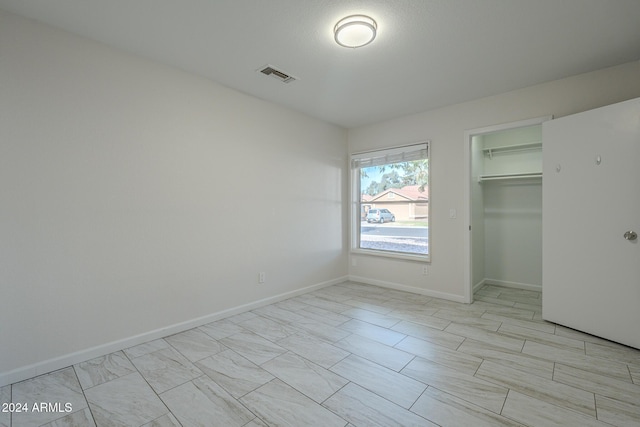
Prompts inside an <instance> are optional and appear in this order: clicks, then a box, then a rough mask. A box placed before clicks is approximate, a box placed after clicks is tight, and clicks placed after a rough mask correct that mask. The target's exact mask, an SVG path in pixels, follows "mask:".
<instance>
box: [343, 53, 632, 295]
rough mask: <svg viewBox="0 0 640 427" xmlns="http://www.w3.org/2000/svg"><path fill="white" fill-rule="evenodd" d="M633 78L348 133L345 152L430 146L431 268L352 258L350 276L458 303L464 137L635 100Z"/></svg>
mask: <svg viewBox="0 0 640 427" xmlns="http://www.w3.org/2000/svg"><path fill="white" fill-rule="evenodd" d="M638 76H640V62H632V63H628V64H624V65H621V66H618V67H613V68H608V69H604V70H600V71H596V72H592V73H587V74H582V75H578V76H574V77H569V78H566V79H562V80H557V81H553V82H549V83H545V84H540V85H536V86H532V87H528V88H524V89H520V90H516V91H512V92H508V93H504V94H501V95H497V96H492V97H487V98H482V99H478V100H476V101H472V102H466V103H462V104H457V105H453V106H449V107H444V108H439V109H435V110H430V111H426V112H423V113H420V114H415V115H411V116H405V117H400V118H397V119H394V120H389V121H385V122H381V123H377V124H373V125H369V126H364V127H361V128H357V129H352V130H350V131H349V151H350V152H358V151H365V150H367V149H378V148H384V147H387V146H394V145H399V144H404V143H409V142H414V141H423V140H425V139H429V140H431V145H430V152H431V160H430V161H431V163H430V172H431V188H430V190H431V193H430V203H431V217H430V219H429V225H430V227H431V244H430V252H431V260H432V261H431V266H430V270H429V275H428V276H423V275H422V271H421V270H422V268H421V265H420V264H419V263H417V262H414V263H412V262H409V261H400V260H395V259H390V258H381V257H373V256H368V257H367V256H366V255H360V254H358V255H351V256H352V257H354V258H356V260H357V265H356V266H353V265H352V264H351V263H350V266H349V272H350V274H351V275H352V276H354V277H358V278H360V279H361V280H366V281H369V282H372V283H385V284H387V285H390V286H393V285H395V286H401V287H404V288H410V289H413V290H415V291H417V292H422V293H426V294H431V295H437V296H448V297H450V298H451V299H455V300H460V301H462V300H464V295H465V289H468V288H469V286H470V284H469V283H466V280H465V274H466V273H468V265H467V262H468V259H469V257H468V254H467V253H466V252H467V251H468V248H467V247H466V244H465V242H466V238H467V233H468V226H469V224H468V220H469V219H468V217H469V195H468V194H466V190H465V182H464V180H465V177H466V176H467V170H468V168H469V165H468V163H467V162H466V161H465V151H464V150H465V146H466V145H467V144H468V141H465V138H464V133H465V131H466V130H471V129H477V128H482V127H486V126H491V125H497V124H502V123H509V122H516V121H519V120H525V119H530V118H534V117H541V116H546V115H554V116H555V117H561V116H565V115H568V114H572V113H576V112H579V111H585V110H589V109H592V108H596V107H599V106H603V105H607V104H612V103H615V102H619V101H622V100H626V99H631V98H634V97H638V96H640V78H638ZM381 102H383V101H382V100H381ZM450 208H454V209H457V212H458V216H457V218H456V219H450V218H449V209H450ZM468 280H469V282H470V281H471V277H470V276H469V279H468Z"/></svg>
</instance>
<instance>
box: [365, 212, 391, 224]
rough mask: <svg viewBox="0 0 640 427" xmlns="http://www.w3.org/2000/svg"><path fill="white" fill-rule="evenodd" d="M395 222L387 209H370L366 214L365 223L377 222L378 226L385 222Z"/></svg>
mask: <svg viewBox="0 0 640 427" xmlns="http://www.w3.org/2000/svg"><path fill="white" fill-rule="evenodd" d="M395 220H396V217H395V215H394V214H392V213H391V212H389V210H388V209H370V210H369V212H368V213H367V222H379V223H380V224H384V222H385V221H391V222H393V221H395Z"/></svg>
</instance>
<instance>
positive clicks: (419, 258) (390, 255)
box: [351, 248, 431, 263]
mask: <svg viewBox="0 0 640 427" xmlns="http://www.w3.org/2000/svg"><path fill="white" fill-rule="evenodd" d="M351 254H353V255H367V256H377V257H383V258H392V259H400V260H404V261H417V262H426V263H431V256H430V255H417V254H416V255H414V254H408V253H399V252H385V251H379V250H370V249H360V248H352V249H351Z"/></svg>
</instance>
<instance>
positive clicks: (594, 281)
mask: <svg viewBox="0 0 640 427" xmlns="http://www.w3.org/2000/svg"><path fill="white" fill-rule="evenodd" d="M542 138H543V147H544V149H543V176H544V178H543V191H542V193H543V195H542V204H543V226H542V229H543V232H542V241H543V243H542V249H543V256H542V265H543V275H542V283H543V284H542V316H543V318H544V319H545V320H549V321H551V322H555V323H559V324H561V325H565V326H568V327H570V328H574V329H578V330H581V331H584V332H587V333H590V334H593V335H597V336H600V337H603V338H606V339H609V340H612V341H617V342H619V343H622V344H626V345H629V346H632V347H636V348H640V243H639V242H640V240H639V239H638V238H634V232H635V233H638V234H640V98H638V99H633V100H630V101H626V102H622V103H619V104H614V105H610V106H607V107H603V108H598V109H595V110H591V111H586V112H584V113H579V114H575V115H572V116H567V117H563V118H560V119H557V120H551V121H548V122H545V123H544V124H543V132H542Z"/></svg>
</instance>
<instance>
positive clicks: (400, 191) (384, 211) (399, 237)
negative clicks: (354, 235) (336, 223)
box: [352, 149, 429, 256]
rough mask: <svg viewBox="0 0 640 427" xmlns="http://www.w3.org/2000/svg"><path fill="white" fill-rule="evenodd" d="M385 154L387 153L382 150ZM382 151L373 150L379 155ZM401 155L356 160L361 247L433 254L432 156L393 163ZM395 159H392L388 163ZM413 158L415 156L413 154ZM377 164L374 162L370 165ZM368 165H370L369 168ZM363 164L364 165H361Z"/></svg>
mask: <svg viewBox="0 0 640 427" xmlns="http://www.w3.org/2000/svg"><path fill="white" fill-rule="evenodd" d="M381 153H382V154H384V152H381ZM378 154H380V153H373V155H378ZM396 157H397V156H385V157H384V158H383V160H381V158H380V157H378V158H377V159H375V160H373V161H372V162H371V161H368V159H367V160H364V161H361V162H358V161H356V162H353V163H352V164H355V165H356V167H354V172H355V174H354V177H356V176H357V177H359V182H357V183H354V184H357V185H358V187H359V188H358V193H359V198H360V200H359V201H358V202H357V205H359V209H358V211H359V221H358V220H356V221H358V222H359V224H358V242H357V247H358V248H359V249H365V250H374V251H381V252H385V253H396V254H410V255H420V256H428V255H429V159H428V158H427V150H426V149H424V150H423V151H422V154H421V155H420V156H419V157H422V158H419V159H418V160H410V161H400V162H397V161H396V162H393V160H394V159H395V158H396ZM388 158H391V159H392V161H390V162H388V163H387V162H386V159H388ZM412 158H415V154H414V156H412ZM370 163H373V164H374V165H372V166H368V164H370ZM365 165H367V166H366V167H365ZM357 166H360V167H357Z"/></svg>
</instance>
